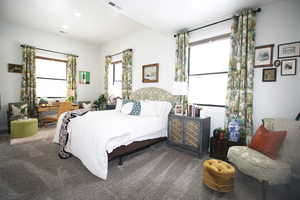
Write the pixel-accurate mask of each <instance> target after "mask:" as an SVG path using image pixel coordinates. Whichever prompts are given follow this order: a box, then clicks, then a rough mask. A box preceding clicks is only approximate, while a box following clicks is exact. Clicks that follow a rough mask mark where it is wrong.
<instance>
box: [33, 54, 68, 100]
mask: <svg viewBox="0 0 300 200" xmlns="http://www.w3.org/2000/svg"><path fill="white" fill-rule="evenodd" d="M36 59H41V60H50V61H56V62H64V63H65V64H66V78H65V79H60V78H47V77H40V76H37V77H35V79H36V80H37V79H46V80H56V81H66V82H67V76H68V74H67V62H68V61H67V60H62V59H56V58H49V57H44V56H35V59H34V62H35V61H36ZM37 98H43V97H40V96H37ZM46 98H49V99H51V98H52V99H58V98H67V94H66V96H64V97H46Z"/></svg>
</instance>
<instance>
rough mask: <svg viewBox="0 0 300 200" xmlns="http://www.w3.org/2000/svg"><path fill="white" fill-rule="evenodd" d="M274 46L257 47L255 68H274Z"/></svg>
mask: <svg viewBox="0 0 300 200" xmlns="http://www.w3.org/2000/svg"><path fill="white" fill-rule="evenodd" d="M273 49H274V44H269V45H264V46H259V47H255V61H254V67H269V66H273Z"/></svg>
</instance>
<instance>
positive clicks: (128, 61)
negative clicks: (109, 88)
mask: <svg viewBox="0 0 300 200" xmlns="http://www.w3.org/2000/svg"><path fill="white" fill-rule="evenodd" d="M132 55H133V53H132V50H130V49H128V50H126V51H124V52H123V56H122V70H123V71H122V98H123V99H129V97H130V95H131V92H132Z"/></svg>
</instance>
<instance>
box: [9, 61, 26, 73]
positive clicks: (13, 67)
mask: <svg viewBox="0 0 300 200" xmlns="http://www.w3.org/2000/svg"><path fill="white" fill-rule="evenodd" d="M8 72H12V73H22V72H23V65H18V64H10V63H9V64H8Z"/></svg>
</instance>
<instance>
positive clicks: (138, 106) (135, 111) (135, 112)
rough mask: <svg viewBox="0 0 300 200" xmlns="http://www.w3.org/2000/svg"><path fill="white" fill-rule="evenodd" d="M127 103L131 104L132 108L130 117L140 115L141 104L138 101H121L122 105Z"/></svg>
mask: <svg viewBox="0 0 300 200" xmlns="http://www.w3.org/2000/svg"><path fill="white" fill-rule="evenodd" d="M129 102H132V103H133V108H132V111H131V112H130V115H140V114H141V103H140V102H139V101H135V100H130V99H126V100H123V105H124V104H126V103H129Z"/></svg>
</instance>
